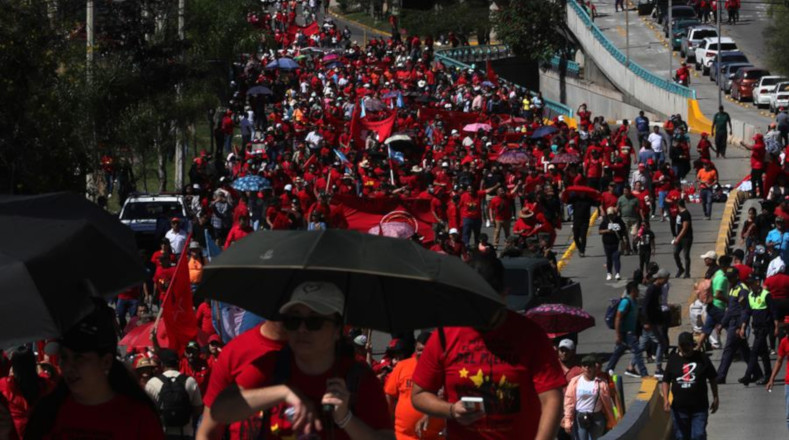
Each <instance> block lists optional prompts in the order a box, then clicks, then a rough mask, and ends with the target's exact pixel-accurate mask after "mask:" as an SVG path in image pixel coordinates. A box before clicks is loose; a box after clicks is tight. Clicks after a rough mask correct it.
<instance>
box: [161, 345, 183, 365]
mask: <svg viewBox="0 0 789 440" xmlns="http://www.w3.org/2000/svg"><path fill="white" fill-rule="evenodd" d="M159 360H160V361H162V365H164V366H165V367H166V368H178V364H179V363H180V362H181V361H180V360H179V359H178V353H176V352H175V351H173V350H170V349H169V348H162V349H161V350H159Z"/></svg>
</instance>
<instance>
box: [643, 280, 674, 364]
mask: <svg viewBox="0 0 789 440" xmlns="http://www.w3.org/2000/svg"><path fill="white" fill-rule="evenodd" d="M669 276H671V275H670V274H669V271H668V269H660V270H659V271H658V272H657V273H656V274H655V279H654V281H652V283H651V284H650V285H649V287H647V292H646V296H645V298H644V304H643V306H642V313H641V322H642V325H643V329H642V331H641V339H640V342H639V344H640V346H641V350H642V351H644V350H645V349H646V346H647V343H648V342H650V341H652V343H653V344H656V345H657V354H656V355H655V377H657V378H658V379H660V378H662V377H663V353H664V352H665V350H666V348H668V341H666V340H665V339H664V334H665V333H664V332H663V325H664V322H663V321H664V319H663V310H662V308H661V301H660V298H661V296H662V292H663V286H665V285H666V283H667V282H668V278H669Z"/></svg>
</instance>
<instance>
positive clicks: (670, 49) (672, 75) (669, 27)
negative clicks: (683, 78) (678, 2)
mask: <svg viewBox="0 0 789 440" xmlns="http://www.w3.org/2000/svg"><path fill="white" fill-rule="evenodd" d="M673 4H674V2H673V1H672V0H668V22H667V23H666V28H667V29H668V35H669V39H668V80H669V81H672V80H673V79H674V74H673V73H672V71H671V70H672V69H673V68H674V67H673V66H672V65H671V64H672V62H673V61H674V60H673V59H672V58H673V57H674V51H673V50H672V48H671V7H672V6H673Z"/></svg>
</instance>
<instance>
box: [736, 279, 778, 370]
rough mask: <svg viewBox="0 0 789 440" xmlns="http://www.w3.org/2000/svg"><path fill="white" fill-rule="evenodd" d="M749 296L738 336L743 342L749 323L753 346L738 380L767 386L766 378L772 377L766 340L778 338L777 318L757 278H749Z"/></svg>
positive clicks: (770, 299) (768, 297)
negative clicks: (760, 369) (757, 371)
mask: <svg viewBox="0 0 789 440" xmlns="http://www.w3.org/2000/svg"><path fill="white" fill-rule="evenodd" d="M749 282H750V285H751V294H750V295H748V301H747V302H746V303H745V310H744V311H743V314H742V315H743V316H742V320H741V324H740V331H739V336H740V338H742V339H744V340H746V341H747V340H748V338H747V337H746V333H745V329H746V328H747V327H748V324H749V321H750V324H751V328H752V329H753V345H752V346H751V358H750V359H748V369H747V370H745V375H744V376H743V377H742V378H741V379H740V382H741V383H742V384H743V385H748V383H750V382H756V385H765V384H767V377H768V376H769V377H772V368H771V366H770V350H769V349H768V348H767V338H768V337H770V336H775V337H778V317H777V314H776V311H775V303H774V302H773V297H772V295H770V292H768V291H767V289H765V288H764V287H762V286H761V284H760V282H759V278H757V277H751V278H749ZM759 358H761V359H762V366H764V374H765V375H764V376H761V377H759V376H758V375H757V374H755V371H756V370H757V369H758V368H759V367H758V366H759Z"/></svg>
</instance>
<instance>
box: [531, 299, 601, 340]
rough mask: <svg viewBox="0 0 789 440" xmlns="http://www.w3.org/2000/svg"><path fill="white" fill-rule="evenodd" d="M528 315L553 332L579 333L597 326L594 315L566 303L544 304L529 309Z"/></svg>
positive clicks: (543, 327)
mask: <svg viewBox="0 0 789 440" xmlns="http://www.w3.org/2000/svg"><path fill="white" fill-rule="evenodd" d="M526 316H528V317H529V318H531V320H532V321H534V322H536V323H537V325H539V326H540V327H542V329H543V330H545V332H546V333H552V334H567V333H577V332H581V331H584V330H586V329H588V328H591V327H594V326H595V321H594V317H593V316H592V315H590V314H589V313H587V312H586V310H584V309H580V308H578V307H573V306H568V305H566V304H543V305H540V306H538V307H535V308H533V309H530V310H528V311H527V312H526Z"/></svg>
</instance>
